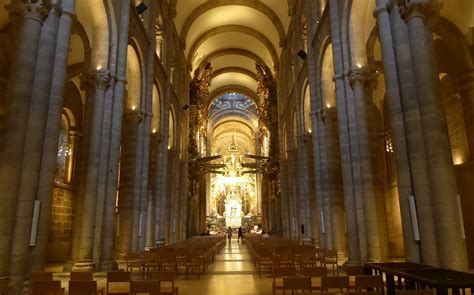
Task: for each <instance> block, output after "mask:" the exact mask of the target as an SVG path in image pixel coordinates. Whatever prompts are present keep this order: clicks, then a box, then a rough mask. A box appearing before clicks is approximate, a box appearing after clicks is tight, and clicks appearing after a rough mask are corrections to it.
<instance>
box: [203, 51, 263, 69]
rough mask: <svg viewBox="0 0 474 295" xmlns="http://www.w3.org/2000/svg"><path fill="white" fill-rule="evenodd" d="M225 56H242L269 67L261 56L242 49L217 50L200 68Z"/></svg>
mask: <svg viewBox="0 0 474 295" xmlns="http://www.w3.org/2000/svg"><path fill="white" fill-rule="evenodd" d="M225 55H242V56H245V57H248V58H250V59H252V60H254V61H255V62H256V63H259V64H262V65H267V64H266V63H265V62H264V61H263V59H262V58H261V57H260V56H259V55H257V54H255V53H253V52H251V51H248V50H245V49H241V48H225V49H219V50H216V51H214V52H211V53H209V54H208V55H207V56H206V57H205V58H203V60H202V61H201V62H200V63H199V68H202V67H203V66H204V65H205V64H207V63H208V62H212V60H213V59H215V58H218V57H221V56H225ZM267 66H268V65H267Z"/></svg>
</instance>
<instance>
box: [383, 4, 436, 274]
mask: <svg viewBox="0 0 474 295" xmlns="http://www.w3.org/2000/svg"><path fill="white" fill-rule="evenodd" d="M390 24H391V27H392V32H393V41H394V48H395V53H396V62H397V69H398V74H397V75H398V78H399V80H400V86H399V89H400V95H401V101H402V102H401V105H402V110H403V115H404V120H405V121H404V123H405V130H406V141H407V153H408V157H409V164H410V170H411V173H412V178H413V180H412V185H413V189H414V196H415V199H416V206H417V214H418V220H419V229H420V236H421V239H422V242H421V243H420V248H421V262H422V263H426V264H429V265H436V266H437V265H439V259H438V250H437V247H436V232H435V229H434V215H433V209H432V204H431V189H430V186H429V180H428V172H427V159H426V153H425V143H424V142H423V131H422V128H421V121H420V112H419V109H418V102H417V99H416V86H415V77H414V73H413V60H412V57H411V53H410V44H409V40H408V31H407V27H406V24H405V22H404V21H403V20H402V18H401V16H400V8H399V7H398V5H394V7H393V8H392V10H391V11H390ZM389 98H390V97H389ZM397 169H398V168H397ZM405 202H407V201H405ZM405 205H406V204H405ZM400 206H403V203H400ZM410 227H411V221H410ZM412 235H413V233H412Z"/></svg>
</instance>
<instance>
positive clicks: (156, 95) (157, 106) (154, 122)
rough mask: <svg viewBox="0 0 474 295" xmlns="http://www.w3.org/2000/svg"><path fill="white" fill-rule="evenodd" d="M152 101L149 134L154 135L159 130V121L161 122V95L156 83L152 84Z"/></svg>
mask: <svg viewBox="0 0 474 295" xmlns="http://www.w3.org/2000/svg"><path fill="white" fill-rule="evenodd" d="M152 91H153V92H152V99H151V113H152V117H151V132H152V133H156V132H158V130H160V121H161V109H162V108H161V95H160V90H159V86H158V85H157V84H156V83H153V89H152Z"/></svg>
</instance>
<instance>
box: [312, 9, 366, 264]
mask: <svg viewBox="0 0 474 295" xmlns="http://www.w3.org/2000/svg"><path fill="white" fill-rule="evenodd" d="M337 2H338V1H337V0H330V1H329V13H330V21H331V41H332V44H333V47H332V48H333V58H334V73H335V75H334V82H335V86H336V101H337V117H338V122H339V124H338V127H339V128H338V129H339V146H340V154H341V168H342V173H343V174H342V177H343V178H342V179H343V189H344V205H345V209H346V224H347V236H348V242H347V245H348V251H349V253H348V259H349V260H348V264H358V263H360V261H361V258H362V257H363V256H364V255H362V254H363V253H362V252H363V251H364V250H365V247H362V246H363V245H361V241H363V240H364V238H365V232H364V229H363V227H362V226H360V227H359V226H358V225H359V218H358V215H359V214H358V210H357V209H358V206H357V205H358V195H357V192H356V185H355V183H356V181H355V180H356V179H355V175H353V173H352V166H351V151H352V148H351V137H350V133H349V131H350V129H351V127H352V126H350V124H349V122H350V121H349V119H350V117H349V114H348V110H347V107H346V101H345V100H346V99H345V81H344V78H345V77H344V61H343V56H342V55H343V52H342V41H341V38H340V31H341V28H340V25H339V12H338V4H337ZM316 185H318V183H316Z"/></svg>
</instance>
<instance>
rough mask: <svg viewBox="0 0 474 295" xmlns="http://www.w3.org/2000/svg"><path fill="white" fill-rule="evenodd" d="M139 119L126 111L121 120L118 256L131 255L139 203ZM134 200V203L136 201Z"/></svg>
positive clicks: (138, 114) (135, 112)
mask: <svg viewBox="0 0 474 295" xmlns="http://www.w3.org/2000/svg"><path fill="white" fill-rule="evenodd" d="M142 119H143V116H142V114H141V112H140V111H138V110H127V111H126V112H125V113H124V117H123V126H122V150H121V158H120V159H121V160H120V190H119V199H118V214H119V243H118V250H119V253H120V254H122V255H125V254H127V253H128V252H133V251H135V249H134V244H133V240H134V235H135V230H136V229H135V228H134V225H135V224H136V223H137V222H136V216H137V214H136V212H135V211H136V210H138V209H139V208H137V207H136V205H137V201H139V197H140V195H139V191H140V190H139V189H140V182H139V179H140V178H139V175H137V172H138V171H137V168H138V157H139V155H138V152H139V149H138V138H139V132H140V128H139V127H140V126H139V125H140V123H141V121H142ZM137 199H138V200H137Z"/></svg>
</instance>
